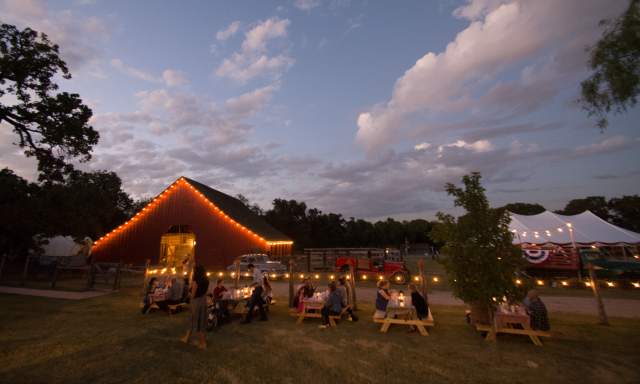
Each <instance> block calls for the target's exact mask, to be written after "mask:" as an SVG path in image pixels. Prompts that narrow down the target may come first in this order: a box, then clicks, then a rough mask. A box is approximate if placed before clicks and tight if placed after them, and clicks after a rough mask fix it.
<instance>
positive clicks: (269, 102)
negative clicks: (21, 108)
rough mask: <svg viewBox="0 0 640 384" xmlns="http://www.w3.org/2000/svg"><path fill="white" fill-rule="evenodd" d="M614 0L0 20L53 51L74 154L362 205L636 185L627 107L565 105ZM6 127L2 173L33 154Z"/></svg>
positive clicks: (88, 13) (271, 7)
mask: <svg viewBox="0 0 640 384" xmlns="http://www.w3.org/2000/svg"><path fill="white" fill-rule="evenodd" d="M627 4H628V2H627V1H626V0H535V1H533V0H529V1H527V0H520V1H518V0H504V1H501V0H468V1H463V0H460V1H454V0H440V1H435V0H434V1H427V0H423V1H382V0H378V1H373V0H370V1H360V0H351V1H349V0H295V1H280V2H277V1H265V0H260V1H216V2H214V1H173V2H169V1H107V0H93V1H92V0H75V1H55V2H41V1H26V0H12V1H9V0H4V1H3V0H0V21H2V22H3V23H9V24H15V25H18V26H20V27H26V26H30V27H32V28H34V29H36V30H38V31H40V32H45V33H47V34H48V35H49V37H50V38H51V40H53V41H54V42H56V43H58V44H59V45H60V47H61V54H62V57H63V58H64V59H65V60H66V61H67V63H68V64H69V66H70V69H71V72H72V75H73V79H72V80H70V81H62V80H61V84H62V89H64V90H69V91H73V92H77V93H79V94H80V95H81V97H82V98H83V100H84V101H85V102H86V103H87V104H88V105H89V106H90V107H91V108H92V109H93V112H94V117H93V120H92V122H91V123H92V125H93V127H94V128H95V129H96V130H98V131H99V133H100V136H101V138H100V143H99V144H98V145H97V146H96V147H95V149H94V152H93V159H92V160H91V162H89V163H88V164H86V165H83V168H84V169H86V170H98V169H106V170H111V171H115V172H117V173H118V175H119V176H120V177H121V178H122V179H123V181H124V188H125V190H126V191H127V192H128V193H130V194H131V195H132V196H134V197H136V198H141V197H150V196H152V195H155V194H157V193H159V192H160V191H161V190H162V189H163V188H164V187H165V186H167V185H168V184H169V183H171V182H172V181H174V180H175V179H176V178H178V177H179V176H187V177H190V178H193V179H195V180H198V181H200V182H202V183H205V184H208V185H210V186H212V187H213V188H216V189H219V190H220V191H222V192H225V193H228V194H231V195H236V194H238V193H242V194H244V195H246V196H247V197H249V199H250V200H251V201H253V202H257V203H258V204H259V205H261V206H262V207H263V208H269V207H270V206H271V201H272V200H273V199H274V198H286V199H296V200H302V201H305V202H306V203H307V205H308V206H310V207H317V208H320V209H321V210H323V211H325V212H337V213H342V214H343V215H345V216H346V217H351V216H354V217H359V218H368V219H377V218H384V217H387V216H391V217H395V218H398V219H409V218H418V217H423V218H428V219H431V218H433V215H434V213H435V212H437V211H447V212H450V211H451V210H452V207H453V202H452V199H451V198H450V197H448V196H446V194H445V193H444V192H443V187H444V184H445V183H446V182H456V183H459V181H460V178H461V176H462V175H464V174H467V173H469V172H472V171H480V172H482V175H483V178H484V182H485V185H486V187H487V191H488V195H489V198H490V200H491V203H492V204H493V205H495V206H498V205H503V204H505V203H509V202H516V201H523V202H537V203H541V204H543V205H545V206H546V207H547V208H548V209H560V208H562V207H564V204H565V203H566V202H567V201H568V200H570V199H573V198H578V197H584V196H588V195H604V196H607V197H614V196H622V195H624V194H627V195H628V194H637V193H639V192H640V152H639V148H640V131H639V129H638V128H639V127H638V122H639V121H640V111H639V109H638V108H636V109H634V110H631V111H629V112H628V113H626V114H624V115H620V116H614V117H612V118H611V119H610V126H609V128H608V129H607V130H606V131H605V132H604V133H602V132H600V130H599V129H598V128H596V127H595V122H594V120H590V119H589V118H588V117H587V116H586V114H585V112H584V111H583V110H582V109H581V108H580V106H579V105H577V103H576V99H577V98H578V96H579V83H580V81H581V80H583V79H585V78H586V77H587V76H588V74H589V72H588V71H587V67H586V62H587V53H586V51H585V48H586V47H587V46H589V45H591V44H593V43H594V42H595V41H597V39H598V37H599V36H601V33H602V30H601V29H600V27H599V26H598V22H599V21H600V20H601V19H604V18H611V17H615V16H617V15H619V14H620V13H621V12H622V11H623V10H624V9H625V7H626V5H627ZM14 141H16V136H15V134H13V133H12V132H11V130H10V128H9V127H7V126H3V127H2V129H0V167H5V166H7V167H9V168H11V169H14V170H15V171H16V172H17V173H18V174H19V175H21V176H23V177H26V178H29V179H31V180H35V166H34V162H33V161H32V160H31V159H26V158H25V157H24V155H23V154H22V151H21V150H20V149H19V148H18V147H16V146H13V145H12V142H14Z"/></svg>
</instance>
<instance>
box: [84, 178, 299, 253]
mask: <svg viewBox="0 0 640 384" xmlns="http://www.w3.org/2000/svg"><path fill="white" fill-rule="evenodd" d="M177 186H185V187H187V188H188V189H190V190H192V191H193V192H194V193H196V194H197V196H198V197H199V198H200V199H202V200H203V201H204V202H205V204H208V205H209V206H211V207H212V209H213V210H214V211H216V212H217V213H218V214H220V215H221V216H222V217H224V219H226V220H227V221H230V222H231V224H233V225H235V226H236V227H237V228H239V229H240V230H242V231H244V232H246V233H248V234H249V235H251V236H253V237H255V238H256V239H257V240H259V241H262V242H264V243H266V245H268V246H274V245H292V244H293V241H290V240H288V241H267V240H265V239H264V238H263V237H261V236H259V235H258V234H256V233H253V232H252V231H251V230H249V229H248V228H246V227H245V226H243V225H242V224H240V223H239V222H236V221H235V220H233V219H231V218H230V217H229V216H228V215H227V214H226V213H224V212H223V211H222V210H220V208H219V207H217V206H216V205H215V204H214V203H213V202H211V201H209V200H208V198H207V197H206V196H205V195H204V194H203V193H202V192H200V191H198V190H197V189H196V188H194V187H193V185H191V184H189V183H188V182H187V181H186V180H185V179H184V178H183V177H181V178H180V179H178V180H176V181H175V182H174V183H173V184H171V185H170V186H168V187H167V188H166V189H165V190H163V191H162V192H161V193H160V194H159V195H158V196H156V197H155V198H154V199H153V200H152V201H151V202H150V203H149V204H147V205H146V206H145V207H143V208H142V210H141V211H139V212H137V213H136V214H135V215H134V217H133V218H132V219H130V220H127V221H126V222H125V223H124V224H122V225H120V226H118V227H117V228H115V229H113V230H112V231H111V232H109V233H107V234H105V235H104V236H101V237H100V238H99V239H98V240H96V241H95V242H94V244H93V247H95V248H97V247H98V246H101V245H102V244H104V242H105V241H106V240H108V239H109V238H110V237H111V236H112V235H115V234H118V233H119V232H122V231H124V230H125V229H127V227H129V226H130V225H132V224H134V223H135V222H136V221H137V220H138V218H142V217H141V215H142V216H145V215H148V214H149V213H151V211H152V208H154V207H155V206H156V205H158V203H159V202H160V200H164V199H166V198H167V197H168V196H169V195H170V194H172V193H175V192H176V191H177V188H176V187H177ZM194 245H195V242H194Z"/></svg>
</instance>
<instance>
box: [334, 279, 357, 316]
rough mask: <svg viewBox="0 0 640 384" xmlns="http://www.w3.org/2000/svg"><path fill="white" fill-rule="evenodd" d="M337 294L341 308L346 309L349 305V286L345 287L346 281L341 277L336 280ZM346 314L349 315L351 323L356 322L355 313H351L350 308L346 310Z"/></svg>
mask: <svg viewBox="0 0 640 384" xmlns="http://www.w3.org/2000/svg"><path fill="white" fill-rule="evenodd" d="M336 290H337V292H338V294H340V297H341V298H342V307H343V308H344V307H347V306H349V305H350V304H351V294H350V293H351V287H349V285H347V279H346V278H345V277H344V276H342V277H340V278H339V279H338V287H337V289H336ZM347 313H349V316H350V317H349V319H350V320H353V321H358V316H356V315H355V313H353V310H352V309H351V308H348V309H347Z"/></svg>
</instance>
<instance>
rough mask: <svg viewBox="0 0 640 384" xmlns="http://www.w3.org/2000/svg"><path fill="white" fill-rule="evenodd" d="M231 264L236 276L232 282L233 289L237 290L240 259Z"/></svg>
mask: <svg viewBox="0 0 640 384" xmlns="http://www.w3.org/2000/svg"><path fill="white" fill-rule="evenodd" d="M233 264H234V265H235V266H236V276H235V279H234V280H233V287H234V288H235V289H238V288H239V287H240V259H236V260H235V261H234V262H233Z"/></svg>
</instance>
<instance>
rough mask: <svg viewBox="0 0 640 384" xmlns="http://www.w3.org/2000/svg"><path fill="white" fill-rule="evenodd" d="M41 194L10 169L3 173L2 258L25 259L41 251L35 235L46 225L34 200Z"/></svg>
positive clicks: (0, 184) (0, 178)
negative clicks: (34, 251) (34, 252)
mask: <svg viewBox="0 0 640 384" xmlns="http://www.w3.org/2000/svg"><path fill="white" fill-rule="evenodd" d="M38 190H39V187H38V185H36V184H33V183H29V182H27V181H26V180H25V179H23V178H21V177H20V176H18V175H16V174H15V173H13V171H11V170H10V169H8V168H4V169H2V170H0V212H2V216H3V219H2V220H0V256H2V255H8V256H9V257H11V258H14V257H17V256H23V255H26V254H27V253H28V252H29V251H30V250H33V249H35V248H36V247H37V244H36V242H35V235H36V234H38V233H40V232H41V231H42V221H41V220H40V217H39V215H38V210H37V207H36V206H35V205H34V204H33V198H34V196H35V195H37V194H38Z"/></svg>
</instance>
